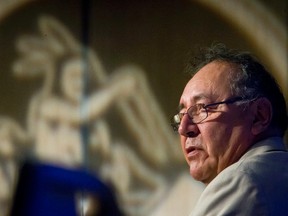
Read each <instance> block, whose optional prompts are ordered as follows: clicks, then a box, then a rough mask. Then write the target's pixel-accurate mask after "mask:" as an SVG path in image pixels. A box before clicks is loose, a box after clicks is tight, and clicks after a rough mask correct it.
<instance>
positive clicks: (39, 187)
mask: <svg viewBox="0 0 288 216" xmlns="http://www.w3.org/2000/svg"><path fill="white" fill-rule="evenodd" d="M81 193H83V194H85V193H89V194H92V195H93V196H94V197H97V203H98V205H99V206H98V207H99V208H97V213H95V214H93V215H97V216H98V215H100V216H120V215H121V213H120V210H119V208H118V206H117V203H116V199H115V197H114V194H113V193H112V190H111V189H110V188H109V187H108V186H107V185H105V184H103V183H102V182H101V181H100V180H99V179H98V178H97V177H96V176H95V175H91V174H90V173H88V172H87V171H85V170H81V169H78V170H75V169H66V168H62V167H57V166H54V165H48V164H39V163H31V162H28V163H25V164H24V165H23V167H22V169H21V171H20V175H19V181H18V185H17V188H16V192H15V195H14V200H13V204H12V208H11V214H10V215H11V216H52V215H53V216H76V215H79V212H78V213H77V201H76V197H77V194H78V195H79V194H81ZM89 215H90V214H89Z"/></svg>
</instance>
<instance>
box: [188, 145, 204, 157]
mask: <svg viewBox="0 0 288 216" xmlns="http://www.w3.org/2000/svg"><path fill="white" fill-rule="evenodd" d="M185 151H186V155H187V158H188V159H190V160H191V159H193V158H194V157H196V156H197V155H198V154H199V153H200V151H202V149H201V148H199V147H195V146H188V147H187V148H185Z"/></svg>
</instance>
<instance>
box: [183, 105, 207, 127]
mask: <svg viewBox="0 0 288 216" xmlns="http://www.w3.org/2000/svg"><path fill="white" fill-rule="evenodd" d="M204 106H205V105H204V104H196V105H195V106H192V107H190V108H189V109H188V111H187V113H188V115H189V117H190V118H191V120H192V122H193V123H195V124H197V123H200V122H201V121H203V120H204V119H206V118H207V116H208V113H207V110H206V109H205V108H204Z"/></svg>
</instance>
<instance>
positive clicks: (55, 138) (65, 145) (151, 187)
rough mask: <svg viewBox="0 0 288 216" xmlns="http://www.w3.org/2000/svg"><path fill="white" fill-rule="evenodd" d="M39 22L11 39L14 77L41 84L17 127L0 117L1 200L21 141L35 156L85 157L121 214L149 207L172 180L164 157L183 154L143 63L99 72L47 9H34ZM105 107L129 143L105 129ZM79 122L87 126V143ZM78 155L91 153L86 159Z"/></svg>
mask: <svg viewBox="0 0 288 216" xmlns="http://www.w3.org/2000/svg"><path fill="white" fill-rule="evenodd" d="M39 30H40V33H38V34H36V35H35V33H34V34H31V35H25V36H20V37H19V39H18V41H16V48H17V52H18V55H19V56H18V58H17V59H16V60H15V61H14V63H13V66H12V68H13V75H14V76H15V79H21V80H22V82H25V80H27V79H36V78H38V77H41V78H42V84H41V87H40V89H38V90H36V91H35V93H34V94H33V95H31V97H30V99H29V107H28V113H27V125H26V126H25V127H21V125H20V124H18V123H17V122H16V121H15V120H13V119H10V118H8V117H7V118H6V117H3V118H2V121H1V127H0V132H1V133H0V134H1V136H2V139H1V142H2V143H1V152H0V153H1V158H5V162H3V163H1V165H2V166H1V174H2V175H1V176H2V179H1V181H2V182H5V183H4V184H1V186H0V189H1V190H0V192H1V196H0V198H1V200H0V201H1V204H2V206H5V205H6V204H7V202H8V201H9V199H10V198H11V197H9V194H11V191H12V190H11V189H12V188H13V182H15V178H16V177H15V174H16V170H17V160H18V159H19V158H18V157H17V156H16V155H19V154H20V152H21V148H19V147H22V148H24V149H25V150H26V151H27V152H29V153H30V154H32V157H35V158H37V159H38V160H40V161H44V162H48V163H56V164H57V165H61V166H68V167H78V166H82V165H87V166H88V167H89V169H90V170H93V171H95V172H96V173H97V174H99V175H100V176H101V177H102V178H103V180H104V181H106V182H110V183H112V184H113V186H114V187H115V189H116V192H117V196H118V199H119V203H120V206H121V207H122V208H123V211H124V212H125V213H126V214H127V215H151V214H152V212H153V209H154V208H156V206H157V205H159V203H160V202H161V201H162V200H163V199H164V197H165V196H167V193H168V192H169V190H171V185H172V184H173V182H172V181H175V180H172V179H171V177H170V178H169V177H168V176H169V175H171V173H169V166H170V165H169V164H171V163H172V161H173V164H176V165H175V166H177V164H178V166H179V167H180V166H182V165H183V164H184V163H183V162H184V161H183V157H182V155H181V153H180V152H179V148H178V145H176V143H177V142H178V137H177V136H176V134H173V133H171V128H170V127H169V123H168V122H167V121H166V119H165V118H164V116H163V114H162V113H163V111H162V110H161V107H160V106H159V104H158V103H157V101H156V99H155V96H154V95H153V92H152V91H151V88H150V87H149V83H148V82H147V80H146V78H145V73H144V71H143V70H142V69H141V68H139V67H138V66H135V65H125V66H123V67H120V68H118V69H117V70H116V71H114V72H113V73H111V74H110V75H107V73H106V72H105V71H104V69H103V66H102V65H101V62H100V60H99V59H98V58H97V55H96V53H95V51H93V50H91V49H89V48H87V49H85V48H83V47H82V46H81V44H80V43H78V42H77V41H76V40H75V39H74V38H73V36H72V35H71V33H70V32H69V31H68V30H67V29H66V28H65V26H64V25H63V24H61V23H60V22H59V21H57V20H56V19H54V18H53V17H49V16H45V17H40V18H39ZM83 50H84V51H85V52H87V53H86V55H83ZM85 78H86V80H85ZM87 83H89V84H88V85H90V86H89V89H88V91H84V90H85V88H86V87H87V86H85V85H87ZM84 93H85V94H84ZM111 107H114V109H111ZM109 112H116V113H117V114H118V115H119V116H120V117H121V120H122V125H123V127H125V128H126V130H127V131H128V133H129V135H130V136H131V137H132V138H133V139H132V140H133V142H132V143H129V141H127V140H124V139H121V138H115V137H112V136H111V134H110V124H111V123H109V122H108V121H107V120H105V118H103V117H102V116H103V115H105V114H106V113H108V114H109ZM82 126H86V127H88V129H89V134H88V137H87V138H88V139H87V143H83V137H82V136H83V134H82V133H81V127H82ZM16 141H17V142H16ZM4 142H5V143H4ZM130 142H131V141H130ZM18 143H19V144H18ZM14 145H18V146H19V147H18V146H17V148H13V146H14ZM12 148H13V149H12ZM85 148H87V149H85ZM85 152H88V155H85ZM21 154H22V155H23V152H21ZM84 157H88V158H91V160H88V164H84V162H85V161H86V160H87V158H84ZM16 158H17V159H16ZM7 161H9V162H7ZM171 171H172V170H170V172H171ZM179 171H181V169H180V170H179ZM173 172H174V174H173V175H175V170H173ZM176 175H177V174H176ZM176 181H177V180H176ZM8 185H9V186H8ZM8 190H10V191H8Z"/></svg>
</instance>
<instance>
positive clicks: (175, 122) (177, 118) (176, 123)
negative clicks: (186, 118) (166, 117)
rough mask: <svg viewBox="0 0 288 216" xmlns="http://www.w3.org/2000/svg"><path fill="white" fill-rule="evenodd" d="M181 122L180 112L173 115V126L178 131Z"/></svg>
mask: <svg viewBox="0 0 288 216" xmlns="http://www.w3.org/2000/svg"><path fill="white" fill-rule="evenodd" d="M180 122H181V115H180V114H179V113H178V114H176V115H175V116H173V118H172V120H171V126H172V128H173V130H174V131H178V128H179V124H180Z"/></svg>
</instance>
